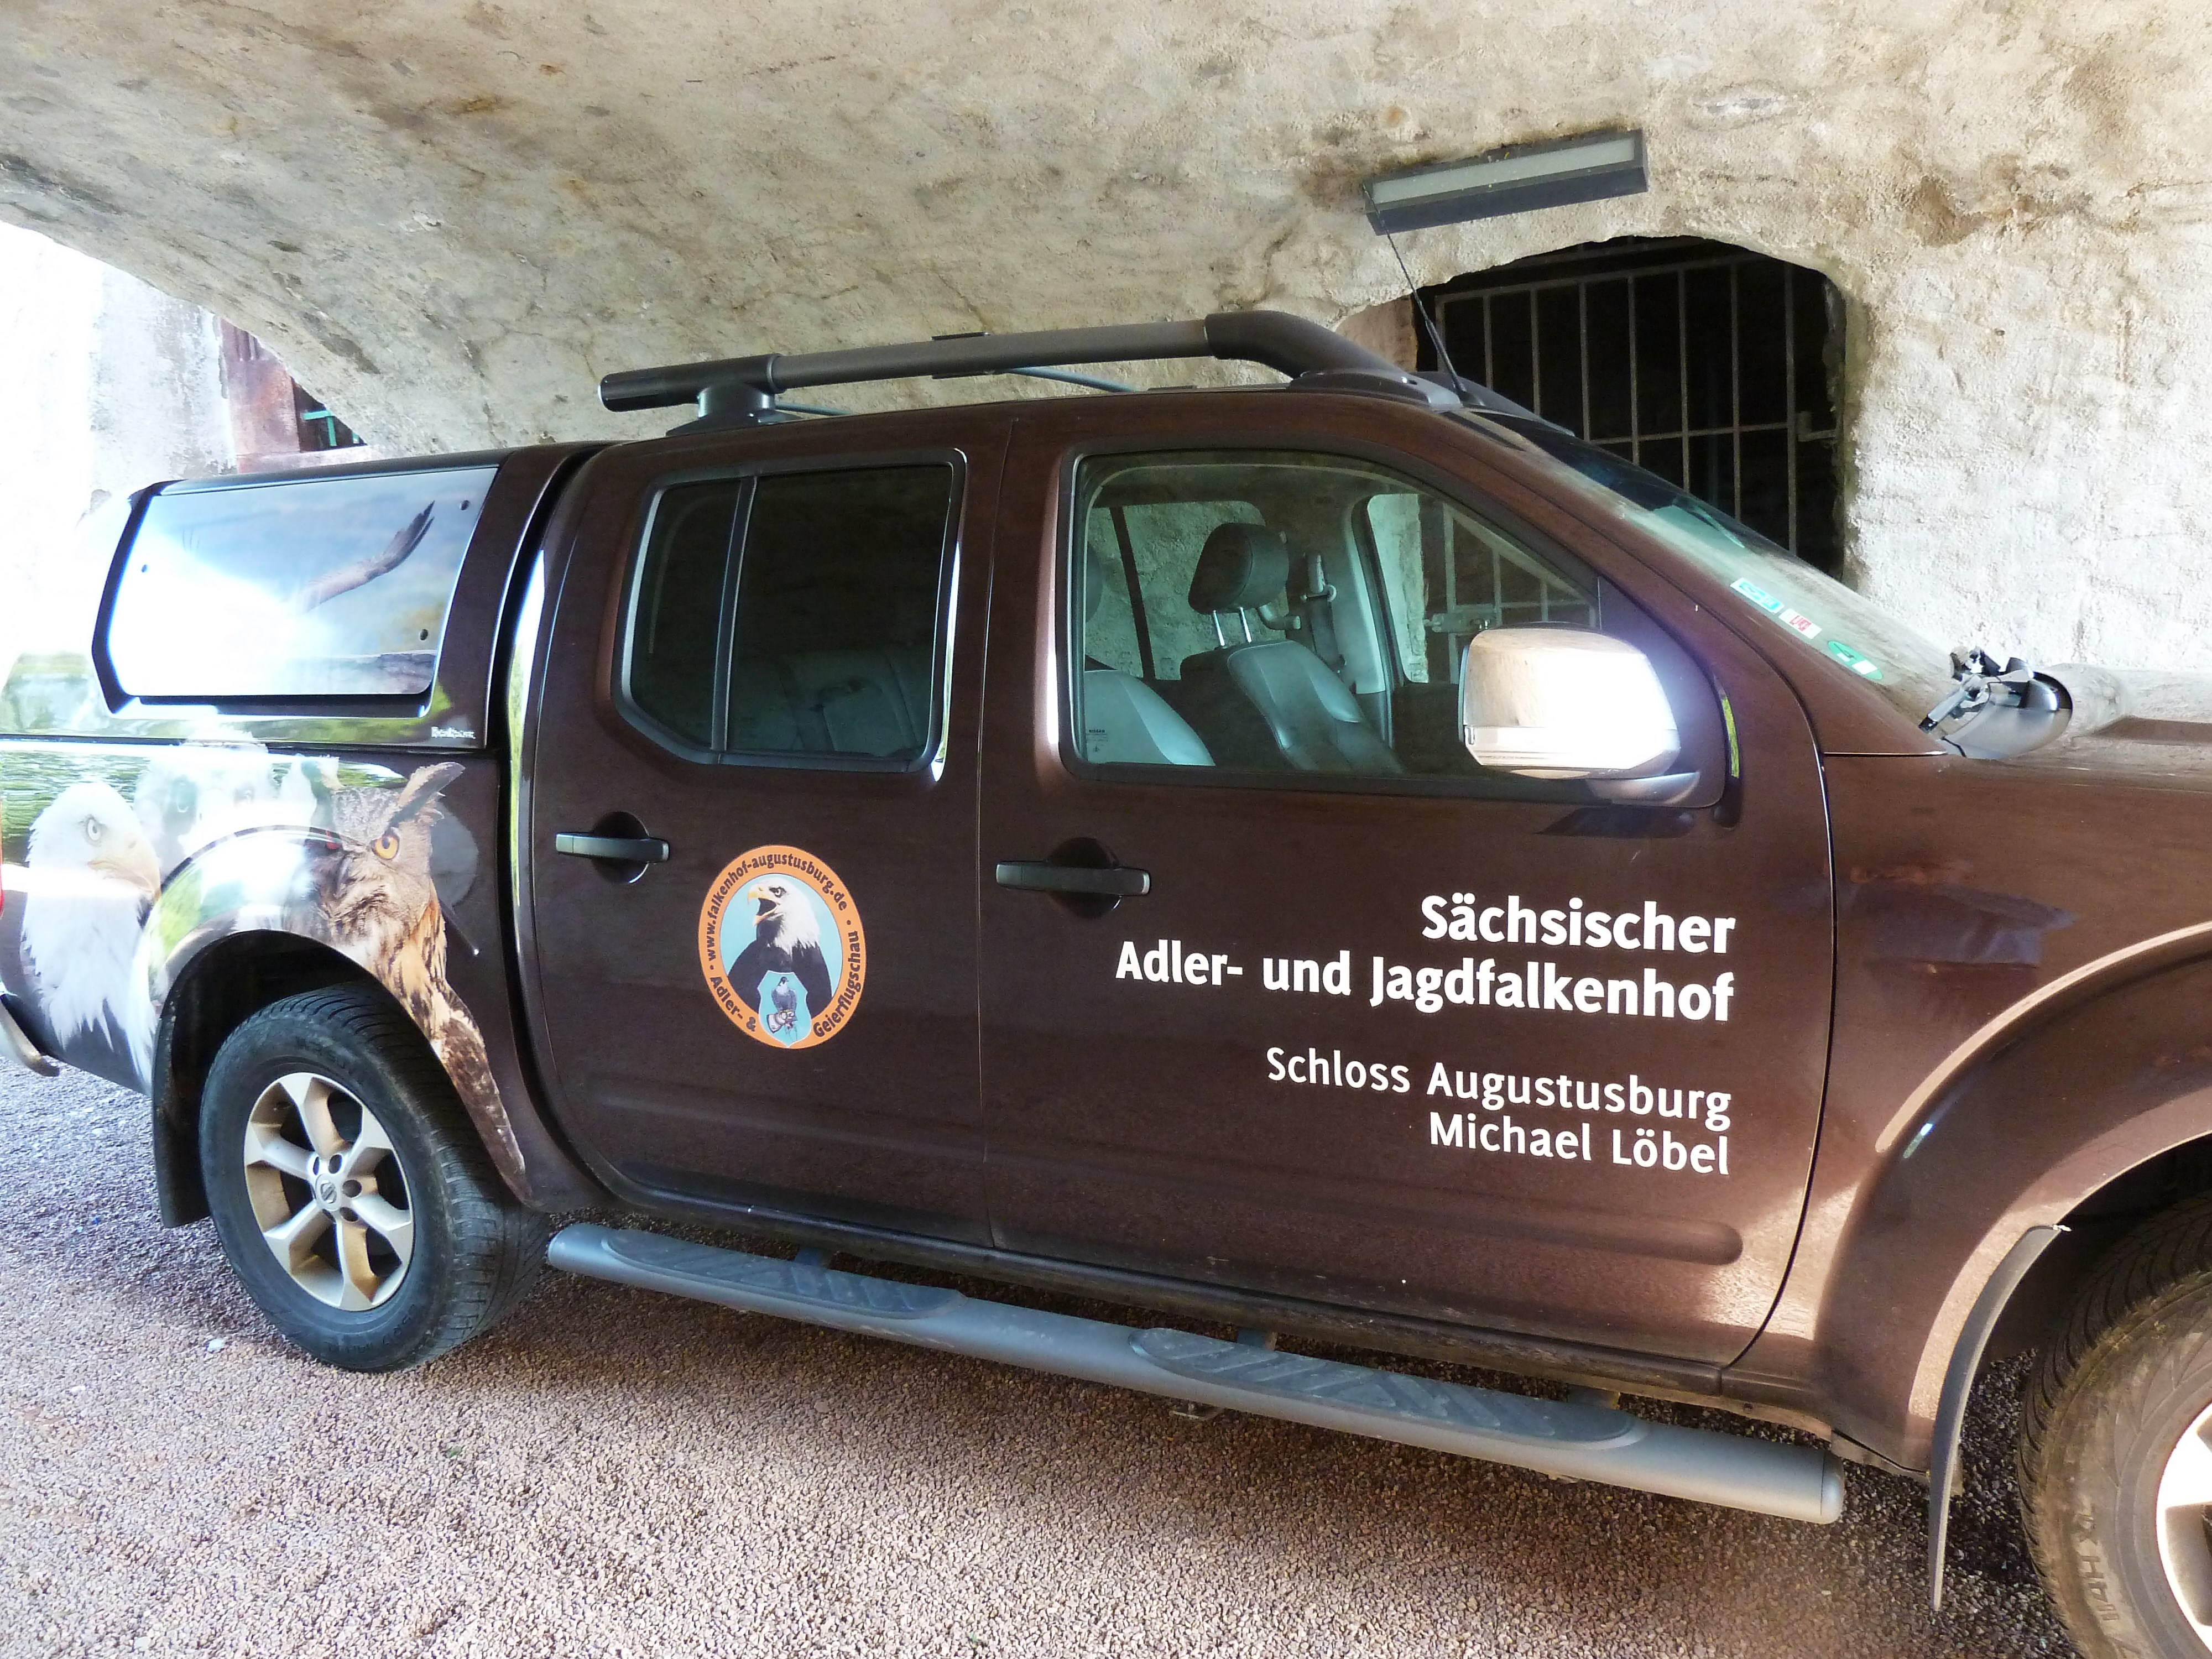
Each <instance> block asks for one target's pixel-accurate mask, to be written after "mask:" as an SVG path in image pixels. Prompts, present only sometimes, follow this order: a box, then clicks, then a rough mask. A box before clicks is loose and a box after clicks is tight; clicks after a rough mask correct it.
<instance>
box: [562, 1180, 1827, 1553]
mask: <svg viewBox="0 0 2212 1659" xmlns="http://www.w3.org/2000/svg"><path fill="white" fill-rule="evenodd" d="M545 1259H546V1261H547V1262H548V1263H549V1264H550V1265H551V1266H553V1267H560V1268H562V1269H565V1270H566V1271H568V1272H569V1273H582V1274H585V1275H586V1276H587V1277H590V1278H592V1279H612V1280H613V1281H614V1282H615V1283H617V1284H618V1285H637V1286H638V1287H640V1288H641V1289H644V1290H648V1291H665V1292H666V1293H667V1294H669V1295H671V1296H682V1297H691V1298H693V1299H695V1300H696V1301H701V1302H717V1303H720V1304H722V1305H723V1306H725V1307H731V1308H742V1309H744V1310H747V1311H749V1312H752V1313H764V1314H775V1315H779V1316H781V1317H783V1318H786V1319H797V1320H803V1321H805V1322H807V1323H809V1324H813V1325H827V1326H829V1327H831V1328H835V1329H837V1330H842V1331H854V1332H858V1333H860V1334H862V1335H866V1336H881V1337H888V1338H889V1339H890V1340H892V1341H894V1342H908V1343H912V1344H914V1345H915V1346H917V1347H923V1348H936V1349H939V1350H941V1351H943V1352H949V1353H964V1354H972V1355H974V1356H975V1357H976V1358H981V1359H995V1360H998V1361H1000V1362H1001V1363H1002V1364H1009V1365H1021V1366H1024V1367H1026V1368H1028V1369H1029V1370H1039V1371H1052V1372H1055V1373H1057V1374H1059V1375H1060V1376H1076V1377H1081V1378H1084V1379H1085V1381H1088V1382H1092V1383H1108V1384H1110V1385H1111V1386H1113V1387H1115V1388H1122V1389H1137V1390H1139V1391H1140V1392H1142V1393H1145V1394H1158V1395H1167V1396H1168V1397H1169V1398H1170V1399H1175V1400H1189V1401H1197V1402H1198V1403H1199V1404H1201V1405H1206V1406H1219V1407H1226V1408H1227V1409H1229V1410H1231V1411H1237V1412H1247V1413H1251V1414H1252V1415H1254V1416H1256V1417H1280V1418H1286V1419H1289V1420H1290V1421H1291V1422H1293V1423H1306V1424H1310V1425H1313V1426H1314V1427H1316V1428H1322V1429H1339V1430H1342V1431H1345V1432H1346V1433H1348V1434H1363V1435H1366V1436H1368V1437H1370V1438H1373V1439H1376V1440H1395V1441H1401V1442H1402V1443H1405V1444H1407V1445H1410V1446H1426V1447H1428V1448H1430V1449H1431V1450H1435V1451H1443V1452H1455V1453H1457V1454H1458V1455H1461V1456H1462V1457H1474V1458H1480V1459H1482V1460H1484V1461H1485V1462H1492V1463H1510V1464H1513V1465H1515V1466H1516V1467H1518V1468H1524V1469H1534V1470H1537V1471H1539V1472H1540V1473H1541V1474H1554V1475H1565V1476H1567V1477H1569V1478H1571V1479H1574V1480H1595V1481H1601V1482H1603V1483H1605V1484H1607V1485H1610V1486H1629V1487H1633V1488H1634V1489H1636V1490H1638V1491H1639V1492H1660V1493H1663V1494H1664V1495H1666V1496H1668V1497H1669V1498H1690V1499H1692V1500H1693V1501H1696V1502H1699V1503H1704V1504H1725V1505H1726V1506H1728V1507H1729V1508H1730V1509H1739V1510H1755V1511H1757V1512H1758V1513H1759V1514H1762V1515H1778V1516H1784V1518H1785V1519H1788V1520H1792V1521H1820V1522H1826V1521H1833V1520H1834V1519H1835V1518H1836V1517H1837V1516H1839V1515H1841V1514H1842V1513H1843V1509H1844V1478H1843V1469H1842V1467H1841V1466H1840V1465H1839V1464H1838V1462H1836V1460H1835V1459H1834V1458H1832V1457H1831V1456H1830V1455H1828V1454H1827V1453H1826V1452H1825V1451H1823V1450H1820V1449H1817V1448H1814V1447H1810V1446H1799V1445H1784V1444H1782V1443H1778V1442H1776V1441H1771V1440H1754V1439H1751V1438H1749V1437H1746V1436H1741V1435H1733V1434H1717V1433H1715V1432H1713V1431H1711V1430H1707V1429H1682V1428H1676V1427H1674V1426H1673V1425H1669V1424H1664V1423H1651V1422H1647V1421H1645V1420H1644V1419H1642V1418H1639V1417H1633V1416H1631V1415H1630V1414H1629V1413H1626V1412H1622V1411H1616V1410H1613V1408H1612V1407H1606V1406H1599V1405H1595V1404H1592V1403H1590V1402H1589V1401H1583V1400H1566V1401H1551V1400H1536V1399H1531V1398H1529V1397H1528V1396H1527V1395H1517V1394H1502V1393H1499V1392H1498V1391H1497V1390H1496V1389H1473V1388H1468V1387H1466V1386H1464V1385H1463V1384H1461V1383H1436V1382H1431V1381H1430V1380H1429V1379H1428V1378H1426V1377H1419V1376H1407V1375H1405V1374H1404V1373H1403V1372H1400V1371H1385V1370H1372V1369H1370V1368H1369V1367H1367V1366H1365V1365H1346V1364H1340V1363H1338V1362H1337V1361H1334V1360H1329V1359H1314V1358H1308V1357H1306V1356H1304V1355H1302V1354H1291V1353H1279V1352H1275V1351H1274V1350H1273V1349H1271V1348H1263V1347H1260V1346H1254V1345H1250V1344H1246V1343H1241V1342H1222V1341H1218V1340H1215V1339H1214V1338H1212V1337H1207V1336H1198V1335H1194V1334H1192V1333H1190V1332H1188V1331H1176V1330H1141V1331H1140V1330H1137V1329H1134V1328H1131V1327H1129V1326H1127V1325H1114V1324H1109V1323H1107V1322H1104V1321H1103V1320H1097V1319H1077V1318H1073V1317H1071V1316H1068V1315H1066V1314H1056V1313H1042V1312H1039V1311H1037V1310H1035V1309H1031V1308H1017V1307H1012V1306H1010V1305H1009V1304H1006V1303H1002V1302H982V1301H978V1300H976V1299H975V1297H967V1296H963V1295H962V1294H961V1293H960V1292H959V1291H948V1290H939V1289H936V1288H933V1287H932V1286H928V1285H906V1284H901V1283H899V1282H897V1281H896V1280H893V1279H873V1278H870V1277H868V1276H867V1275H866V1274H862V1273H841V1272H838V1271H836V1270H835V1269H832V1268H829V1267H814V1266H811V1265H808V1264H806V1263H803V1262H798V1261H781V1260H779V1259H777V1258H775V1257H773V1256H761V1255H748V1254H746V1253H745V1252H744V1251H741V1250H726V1249H717V1248H715V1247H714V1246H713V1245H708V1244H693V1243H686V1242H685V1241H684V1240H682V1239H677V1238H670V1237H666V1236H665V1235H664V1234H660V1233H648V1232H639V1231H632V1230H628V1229H616V1228H611V1227H599V1226H593V1225H590V1224H589V1223H579V1224H577V1225H574V1226H569V1227H564V1228H562V1230H561V1231H560V1232H559V1233H557V1234H556V1235H555V1236H554V1239H553V1243H552V1244H551V1246H550V1248H549V1249H547V1251H546V1257H545Z"/></svg>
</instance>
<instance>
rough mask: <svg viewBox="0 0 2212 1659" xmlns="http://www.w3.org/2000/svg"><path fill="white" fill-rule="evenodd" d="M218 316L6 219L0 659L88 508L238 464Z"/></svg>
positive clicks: (57, 569)
mask: <svg viewBox="0 0 2212 1659" xmlns="http://www.w3.org/2000/svg"><path fill="white" fill-rule="evenodd" d="M0 391H4V395H0V502H4V503H5V507H4V511H0V660H5V659H7V658H8V657H9V656H10V655H11V654H12V652H11V651H10V650H9V646H10V643H11V641H12V639H13V636H14V634H15V630H16V629H20V628H21V627H22V626H23V625H24V623H26V622H27V620H28V619H29V618H31V617H33V616H35V614H36V612H37V611H38V610H39V608H40V605H42V604H43V603H44V601H45V600H46V598H47V597H48V596H49V594H50V593H51V592H52V589H53V587H54V586H55V585H56V584H57V583H59V582H62V581H64V580H70V572H69V571H68V570H66V569H65V568H64V562H63V560H62V558H61V555H63V554H64V552H65V551H66V550H68V549H69V548H70V544H71V542H72V538H73V537H74V536H75V534H76V530H77V528H78V526H79V525H80V523H81V522H82V520H84V519H85V517H86V515H87V514H88V513H91V512H92V511H94V509H96V508H98V507H100V506H101V505H102V504H103V503H106V502H107V501H111V500H113V499H117V498H119V497H122V496H125V495H129V494H130V492H131V490H133V489H137V488H138V487H139V486H140V485H142V484H147V483H154V482H155V481H157V480H159V479H162V478H176V477H202V476H204V475H206V474H208V473H211V472H222V471H228V470H229V468H230V465H231V450H230V428H229V422H228V414H227V411H226V410H225V406H224V404H223V398H222V370H221V364H220V362H219V359H218V349H217V341H216V320H215V319H214V318H212V317H210V316H209V315H208V314H207V313H204V312H203V311H200V310H199V309H197V307H192V306H189V305H186V304H185V303H184V302H183V301H179V300H174V299H172V298H170V297H169V296H168V295H166V294H163V293H161V292H160V291H159V290H158V289H152V288H149V287H148V286H147V285H146V284H145V283H142V282H140V281H138V280H137V278H136V277H134V276H127V275H125V273H124V272H122V271H119V270H112V269H110V268H109V267H107V266H106V265H103V264H100V263H99V262H98V261H96V260H94V259H89V258H86V257H85V256H84V255H82V254H81V253H76V252H70V250H69V249H67V248H64V247H60V246H56V245H55V244H54V243H52V242H51V241H48V240H46V238H45V237H43V236H36V235H33V234H31V233H29V232H27V231H23V230H17V229H15V228H12V227H9V226H5V225H0Z"/></svg>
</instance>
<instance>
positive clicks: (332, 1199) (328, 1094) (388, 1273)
mask: <svg viewBox="0 0 2212 1659" xmlns="http://www.w3.org/2000/svg"><path fill="white" fill-rule="evenodd" d="M244 1158H245V1164H246V1195H247V1197H248V1199H249V1200H251V1202H252V1206H253V1219H254V1223H255V1225H257V1226H258V1227H259V1229H260V1231H261V1241H262V1243H264V1244H266V1245H267V1246H268V1247H269V1250H270V1254H271V1255H274V1256H275V1257H276V1262H277V1265H278V1266H279V1267H282V1268H283V1270H284V1272H285V1273H286V1274H287V1275H288V1276H289V1278H290V1279H291V1280H292V1282H293V1283H294V1284H295V1285H298V1286H299V1287H300V1288H301V1290H303V1291H306V1292H307V1294H308V1295H310V1296H312V1297H314V1298H315V1299H316V1300H317V1301H318V1302H320V1303H322V1304H324V1305H325V1306H326V1307H331V1308H336V1309H337V1310H339V1311H340V1312H342V1313H365V1312H368V1310H371V1309H374V1308H379V1307H381V1306H383V1305H384V1304H385V1303H386V1302H388V1301H390V1300H391V1299H392V1294H393V1293H394V1292H395V1291H398V1288H399V1285H400V1281H401V1280H403V1279H405V1278H406V1277H407V1267H408V1263H409V1262H410V1261H411V1260H412V1259H413V1257H414V1254H415V1213H414V1209H413V1207H412V1206H411V1204H410V1201H409V1194H408V1183H407V1177H406V1172H405V1170H404V1169H403V1168H402V1167H401V1164H400V1161H399V1154H398V1151H397V1149H395V1148H394V1147H393V1146H392V1138H391V1136H390V1135H388V1134H386V1133H385V1129H384V1125H383V1124H382V1123H381V1122H380V1121H378V1119H377V1115H376V1114H375V1113H374V1112H373V1111H371V1110H370V1109H369V1108H368V1105H367V1103H364V1102H363V1101H362V1100H361V1099H360V1098H359V1097H357V1096H355V1095H353V1094H351V1093H350V1092H349V1091H347V1090H346V1089H345V1087H344V1086H343V1085H341V1084H338V1083H337V1082H334V1081H333V1080H332V1079H329V1078H326V1077H324V1076H321V1075H320V1074H319V1073H314V1072H293V1073H287V1074H286V1075H285V1076H283V1077H280V1078H278V1079H276V1081H275V1082H274V1083H271V1084H270V1085H269V1086H268V1087H267V1088H266V1089H264V1090H263V1091H261V1097H260V1098H259V1099H258V1100H257V1101H255V1102H254V1103H253V1109H252V1110H251V1111H250V1112H248V1113H247V1114H246V1144H245V1147H244Z"/></svg>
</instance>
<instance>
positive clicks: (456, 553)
mask: <svg viewBox="0 0 2212 1659" xmlns="http://www.w3.org/2000/svg"><path fill="white" fill-rule="evenodd" d="M495 471H497V469H496V468H495V467H489V466H476V467H447V468H440V469H437V470H433V471H419V472H375V473H367V474H355V475H350V476H340V477H334V478H319V477H304V478H287V479H282V480H277V481H273V482H272V481H256V482H254V483H228V482H226V483H210V484H204V485H194V484H186V485H181V486H179V485H171V486H170V487H169V488H167V489H164V490H162V491H161V493H160V494H159V495H155V496H154V497H153V499H152V500H150V501H148V502H147V504H146V509H145V512H144V513H143V516H142V517H141V519H140V520H139V523H138V527H137V531H136V532H135V533H134V534H133V535H132V537H131V543H130V544H129V546H127V547H126V548H125V549H124V550H123V552H122V572H121V575H120V578H119V579H118V581H117V583H116V588H115V599H114V604H113V605H112V609H111V610H110V611H109V615H108V619H107V632H106V638H105V641H104V643H105V647H106V653H107V660H108V664H109V665H110V666H111V667H112V669H113V670H114V671H115V678H116V681H117V683H118V684H119V685H120V686H121V687H122V689H123V690H125V692H127V693H129V694H130V695H131V696H137V697H149V698H172V699H189V700H192V701H208V702H221V701H223V700H226V699H229V698H244V697H270V698H285V697H328V696H345V697H380V696H390V697H419V696H422V695H423V694H424V693H425V692H427V691H428V690H430V687H431V685H432V684H434V683H435V679H436V676H437V666H438V653H439V651H440V650H441V647H443V645H444V642H445V634H446V613H447V610H448V609H449V608H450V606H451V605H452V603H453V588H454V586H455V584H456V583H457V582H458V581H459V579H460V570H461V560H462V557H463V556H464V555H465V554H466V552H467V551H468V546H469V540H470V538H471V536H473V535H474V534H475V533H476V526H477V518H478V516H479V515H480V514H481V513H483V498H484V492H485V491H486V490H487V489H490V487H491V483H492V477H493V475H494V473H495Z"/></svg>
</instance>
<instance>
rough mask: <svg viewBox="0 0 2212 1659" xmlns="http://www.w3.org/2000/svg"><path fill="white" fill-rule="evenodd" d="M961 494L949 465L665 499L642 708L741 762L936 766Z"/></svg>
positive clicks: (628, 673) (645, 560) (631, 645)
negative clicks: (955, 515) (931, 761)
mask: <svg viewBox="0 0 2212 1659" xmlns="http://www.w3.org/2000/svg"><path fill="white" fill-rule="evenodd" d="M954 497H955V477H954V473H953V470H952V469H951V467H950V466H945V465H927V466H901V467H880V468H869V469H865V470H861V469H855V470H851V471H823V472H792V473H770V474H767V475H763V476H760V477H738V478H721V479H713V480H709V481H707V482H705V483H694V484H682V485H678V486H675V487H673V488H671V489H667V490H665V491H663V492H662V494H661V495H660V497H659V500H658V501H656V502H655V503H654V507H653V520H652V524H651V526H650V528H649V529H648V530H647V533H646V541H645V546H644V549H643V550H642V552H641V556H640V558H639V561H638V564H637V569H636V574H635V577H634V579H633V584H632V587H631V596H630V608H629V631H628V636H627V647H626V650H625V654H624V668H623V686H624V691H625V694H626V698H627V701H628V702H629V706H630V708H631V709H632V710H633V711H634V712H635V714H640V715H642V716H643V717H645V723H646V724H647V725H648V726H653V727H658V728H659V730H660V731H661V732H663V733H665V735H668V736H672V737H674V738H677V739H678V740H679V741H680V742H681V744H683V745H684V746H686V747H690V748H695V749H702V750H713V751H715V752H718V753H720V754H724V755H728V756H731V757H737V758H741V759H743V758H756V759H762V760H791V761H798V762H805V761H816V762H819V763H830V764H846V765H851V764H868V763H890V764H894V765H900V766H904V765H911V764H913V763H915V762H918V761H920V760H921V759H923V758H924V757H927V755H929V754H930V753H932V752H933V750H934V748H935V745H936V744H937V742H938V739H939V732H938V726H939V720H938V710H939V708H940V706H941V704H942V702H943V698H942V695H941V691H940V688H941V686H942V684H943V683H944V677H945V648H944V641H945V622H946V604H945V598H946V579H947V574H948V565H949V559H950V550H951V524H952V511H953V506H954Z"/></svg>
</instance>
